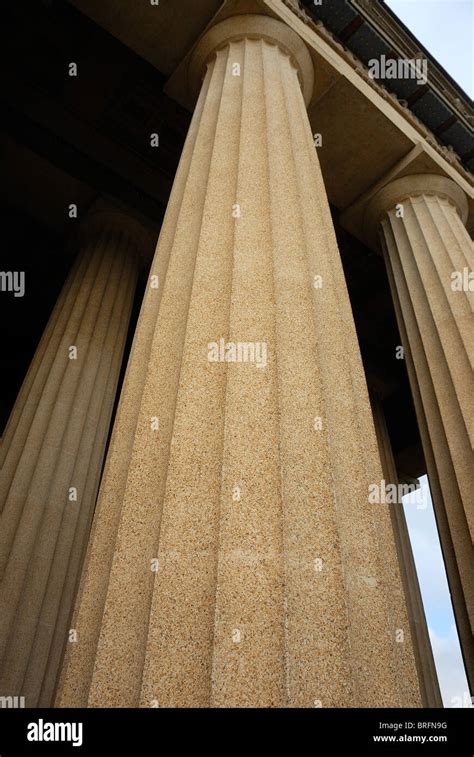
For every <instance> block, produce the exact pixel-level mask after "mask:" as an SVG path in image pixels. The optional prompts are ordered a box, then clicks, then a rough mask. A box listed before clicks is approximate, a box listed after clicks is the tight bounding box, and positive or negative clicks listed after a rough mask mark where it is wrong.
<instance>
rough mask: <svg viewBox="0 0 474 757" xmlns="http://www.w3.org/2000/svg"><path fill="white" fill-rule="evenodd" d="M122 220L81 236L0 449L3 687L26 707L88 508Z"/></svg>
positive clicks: (121, 317) (98, 448)
mask: <svg viewBox="0 0 474 757" xmlns="http://www.w3.org/2000/svg"><path fill="white" fill-rule="evenodd" d="M127 223H128V221H127V220H125V226H124V219H123V218H121V217H120V216H118V215H117V214H114V215H113V216H112V217H110V216H105V215H104V214H101V216H100V220H98V217H95V216H94V217H93V218H92V219H91V222H90V223H89V225H88V226H87V227H86V228H85V229H84V231H83V232H82V242H81V245H82V249H81V251H80V254H79V255H78V257H77V260H76V263H75V265H74V267H73V269H72V271H71V273H70V275H69V277H68V279H67V281H66V283H65V285H64V288H63V290H62V293H61V295H60V297H59V300H58V302H57V304H56V306H55V309H54V311H53V313H52V315H51V318H50V321H49V323H48V325H47V327H46V329H45V332H44V335H43V338H42V340H41V342H40V345H39V347H38V350H37V352H36V354H35V357H34V359H33V362H32V364H31V367H30V370H29V372H28V375H27V377H26V379H25V382H24V385H23V388H22V390H21V392H20V394H19V397H18V399H17V403H16V405H15V408H14V410H13V412H12V416H11V419H10V422H9V425H8V427H7V430H6V433H5V437H4V444H3V446H2V454H3V456H4V460H3V466H2V470H1V478H0V503H1V516H0V578H1V582H0V661H1V663H0V694H1V695H5V696H24V697H25V700H26V706H27V707H33V706H38V705H39V706H48V705H51V701H52V697H53V692H54V687H55V683H56V678H57V673H58V668H59V664H60V659H61V655H62V652H63V648H64V644H65V642H66V639H67V634H68V622H69V620H70V614H71V609H72V603H73V599H74V594H75V588H76V583H77V580H78V576H79V573H80V569H81V564H82V559H83V554H84V550H85V546H86V543H87V537H88V534H89V528H90V523H91V519H92V515H93V508H94V503H95V497H96V494H97V488H98V483H99V476H100V470H101V464H102V459H103V454H104V451H105V444H106V440H107V434H108V429H109V424H110V416H111V413H112V408H113V404H114V398H115V392H116V387H117V382H118V377H119V372H120V365H121V361H122V355H123V349H124V346H125V338H126V334H127V329H128V323H129V316H130V312H131V306H132V301H133V295H134V290H135V284H136V276H137V267H138V266H137V254H136V253H137V251H136V249H135V248H136V247H137V245H136V242H135V241H134V239H133V235H131V234H130V233H129V232H128V231H127ZM71 346H74V347H76V348H77V359H75V360H73V359H70V357H69V348H70V347H71ZM70 487H74V488H75V489H76V490H77V500H76V501H75V500H70V499H69V496H68V495H69V490H70Z"/></svg>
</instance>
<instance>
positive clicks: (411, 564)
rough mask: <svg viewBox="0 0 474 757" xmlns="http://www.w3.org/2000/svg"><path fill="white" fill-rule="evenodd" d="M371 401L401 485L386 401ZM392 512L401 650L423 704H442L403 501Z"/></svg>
mask: <svg viewBox="0 0 474 757" xmlns="http://www.w3.org/2000/svg"><path fill="white" fill-rule="evenodd" d="M371 404H372V413H373V417H374V425H375V432H376V435H377V442H378V446H379V450H380V458H381V461H382V469H383V474H384V480H385V481H386V482H387V484H396V485H398V484H399V483H400V481H399V478H398V472H397V469H396V465H395V460H394V457H393V451H392V445H391V442H390V437H389V434H388V429H387V423H386V420H385V413H384V410H383V406H382V402H381V401H380V399H379V398H378V397H376V396H372V397H371ZM390 515H391V526H392V528H391V530H390V532H389V534H388V535H387V536H388V538H387V542H388V547H387V557H389V558H390V559H391V560H392V563H391V565H390V570H391V571H392V573H393V574H396V573H398V572H399V573H400V575H401V577H402V582H401V584H398V583H397V584H396V585H395V586H394V591H393V592H392V594H391V597H390V600H391V602H392V604H393V606H394V611H393V612H394V616H395V617H399V618H400V619H401V620H400V627H402V628H403V627H406V620H405V618H406V616H407V615H408V619H409V621H410V627H411V639H407V640H406V641H407V643H406V644H398V645H397V651H398V653H399V654H400V655H401V656H402V657H404V656H405V654H406V653H407V650H408V654H411V652H410V647H411V646H413V653H414V656H415V660H416V668H417V672H418V682H419V686H420V691H421V695H422V702H423V707H442V706H443V702H442V699H441V693H440V690H439V684H438V677H437V674H436V667H435V663H434V659H433V652H432V649H431V643H430V637H429V632H428V626H427V623H426V618H425V611H424V608H423V600H422V598H421V593H420V587H419V583H418V576H417V572H416V566H415V561H414V558H413V552H412V548H411V543H410V536H409V534H408V528H407V524H406V519H405V513H404V510H403V503H402V502H399V503H395V504H393V505H392V506H391V507H390ZM392 534H393V536H392ZM393 538H394V539H395V545H396V552H395V553H394V551H393V550H392V549H391V543H392V541H393ZM394 558H395V559H394ZM402 586H403V589H404V591H403V592H400V591H399V589H400V588H401V587H402ZM402 664H403V661H402ZM413 672H414V671H413V670H411V669H410V666H408V667H407V678H406V679H405V683H406V685H407V686H408V687H413V682H412V681H410V680H409V678H408V676H409V675H410V673H412V674H413Z"/></svg>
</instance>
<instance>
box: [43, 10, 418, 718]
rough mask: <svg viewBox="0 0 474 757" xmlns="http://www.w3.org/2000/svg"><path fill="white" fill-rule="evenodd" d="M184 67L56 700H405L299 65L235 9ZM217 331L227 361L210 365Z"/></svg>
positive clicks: (366, 432)
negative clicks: (184, 101)
mask: <svg viewBox="0 0 474 757" xmlns="http://www.w3.org/2000/svg"><path fill="white" fill-rule="evenodd" d="M206 66H207V71H206ZM203 72H205V77H204V82H203V84H202V88H201V91H200V95H199V99H198V102H197V105H196V109H195V113H194V117H193V120H192V123H191V127H190V131H189V134H188V137H187V141H186V144H185V147H184V151H183V155H182V159H181V162H180V166H179V169H178V173H177V176H176V179H175V183H174V187H173V191H172V194H171V198H170V202H169V206H168V210H167V214H166V218H165V221H164V225H163V229H162V231H161V236H160V240H159V243H158V247H157V252H156V256H155V260H154V263H153V264H152V269H151V274H150V286H149V287H148V290H147V293H146V295H145V298H144V302H143V305H142V310H141V314H140V319H139V324H138V327H137V331H136V334H135V339H134V344H133V348H132V354H131V357H130V361H129V365H128V368H127V374H126V377H125V382H124V388H123V391H122V396H121V400H120V404H119V408H118V413H117V418H116V422H115V426H114V431H113V435H112V440H111V445H110V450H109V453H108V456H107V462H106V468H105V472H104V477H103V480H102V484H101V490H100V494H99V499H98V507H97V512H96V517H95V522H94V527H93V532H92V536H91V540H90V544H89V549H88V553H87V559H86V566H85V570H84V573H83V576H82V581H81V587H80V591H79V595H78V601H77V604H76V610H75V615H74V619H73V626H74V628H75V629H76V630H77V633H78V641H77V643H74V644H70V645H68V649H67V653H66V657H65V662H64V666H63V672H62V676H61V681H60V686H59V691H58V696H57V700H56V702H57V704H58V705H60V706H87V705H89V706H94V707H107V706H138V705H140V706H143V707H154V706H161V707H185V706H197V707H208V706H231V707H241V706H263V707H266V706H273V707H280V706H302V707H315V706H316V707H318V706H323V707H331V706H337V705H339V706H384V705H393V706H398V705H403V704H408V703H410V704H415V705H417V704H419V703H420V698H419V691H418V689H417V686H416V682H415V685H414V686H413V687H412V689H411V690H410V691H409V692H408V694H407V693H406V689H407V687H406V686H405V684H402V680H401V679H402V677H403V676H406V670H403V669H401V668H400V666H399V662H398V656H397V655H396V653H395V650H394V645H395V643H396V641H395V636H396V621H395V620H394V619H393V618H392V617H391V616H390V608H389V603H388V600H387V595H388V592H389V591H391V590H392V585H393V583H394V582H397V581H398V580H399V578H397V577H396V576H395V577H394V576H393V575H391V574H390V573H389V569H388V567H387V561H386V559H385V554H383V550H385V548H386V547H387V545H386V544H384V545H383V550H382V548H381V544H380V542H379V524H380V519H389V517H390V516H389V514H388V512H387V511H386V510H385V509H384V507H383V506H376V507H374V506H373V505H369V504H368V485H369V483H371V482H373V481H380V479H381V477H382V473H381V468H380V460H379V457H378V453H377V444H376V439H375V434H374V429H373V425H372V421H371V415H370V407H369V403H368V396H367V389H366V385H365V380H364V374H363V368H362V364H361V359H360V354H359V350H358V344H357V338H356V334H355V329H354V324H353V320H352V314H351V309H350V304H349V299H348V295H347V291H346V287H345V281H344V275H343V271H342V267H341V262H340V259H339V253H338V249H337V245H336V240H335V235H334V231H333V227H332V223H331V216H330V211H329V207H328V202H327V198H326V193H325V189H324V184H323V180H322V177H321V171H320V168H319V163H318V158H317V154H316V151H315V148H314V144H313V138H312V134H311V131H310V126H309V122H308V118H307V114H306V106H305V99H306V103H307V102H308V100H309V98H310V96H311V91H312V77H313V70H312V63H311V60H310V56H309V54H308V51H307V50H306V48H305V46H304V45H303V43H302V42H301V40H300V39H299V37H298V36H297V35H296V34H295V33H293V32H292V31H291V30H290V29H289V28H288V27H286V26H285V25H283V24H282V23H280V22H278V21H276V20H274V19H270V18H267V17H259V16H245V17H235V18H232V19H228V20H227V21H224V22H222V23H221V24H218V25H217V26H215V27H213V28H212V29H211V30H210V32H208V33H207V34H206V35H205V37H204V38H203V39H202V40H201V42H200V44H199V45H198V47H197V49H196V50H195V52H194V56H193V58H192V60H191V63H190V80H191V83H192V86H196V85H199V82H200V78H201V74H202V73H203ZM318 277H321V279H320V278H318ZM157 281H159V282H160V283H159V287H158V288H156V283H157ZM321 282H322V286H321V287H320V286H319V284H320V283H321ZM315 283H316V284H317V288H315ZM221 339H223V343H222V344H223V345H224V347H223V351H224V353H225V354H224V360H222V361H221V360H220V358H222V356H223V354H222V351H221V352H220V353H219V349H221V346H220V345H221V343H220V340H221ZM213 343H215V344H217V345H218V347H219V348H218V349H217V353H216V354H214V355H213V358H215V360H214V359H213V360H209V355H210V354H211V355H212V346H213ZM237 343H246V345H247V347H246V348H245V349H246V350H247V358H248V359H247V361H242V362H238V361H235V362H232V361H231V360H228V359H225V355H227V357H229V356H230V357H231V358H232V352H231V347H232V345H234V346H235V348H236V349H237V347H238V344H237ZM210 345H211V347H210ZM225 345H227V346H228V349H227V351H226V350H225ZM229 345H230V346H229ZM252 345H253V347H252ZM252 349H254V350H255V354H254V355H253V353H252ZM210 350H211V352H210ZM236 354H238V353H236ZM252 355H253V357H255V360H252ZM387 548H388V549H392V550H393V549H394V545H393V541H392V543H391V545H390V544H389V545H388V547H387ZM405 631H406V633H408V634H409V629H405ZM407 664H408V665H409V666H410V669H414V661H413V657H411V658H410V659H409V661H408V663H407Z"/></svg>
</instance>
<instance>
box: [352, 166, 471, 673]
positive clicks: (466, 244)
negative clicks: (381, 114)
mask: <svg viewBox="0 0 474 757" xmlns="http://www.w3.org/2000/svg"><path fill="white" fill-rule="evenodd" d="M466 217H467V200H466V196H465V194H464V192H463V191H462V190H461V189H460V188H459V187H458V186H457V184H455V183H454V182H453V181H451V180H450V179H447V178H445V177H443V176H437V175H434V174H419V175H413V176H406V177H403V178H400V179H397V180H395V181H393V182H391V183H390V184H388V185H386V186H385V187H384V188H383V189H381V190H380V191H379V192H378V193H377V195H375V197H374V198H373V199H372V201H371V203H370V206H369V207H368V209H367V215H366V225H367V228H368V229H376V228H377V227H378V230H379V234H380V238H381V244H382V246H383V248H384V250H385V256H386V261H387V268H388V274H389V278H390V281H391V287H392V293H393V296H394V301H395V307H396V309H397V316H398V321H399V326H400V333H401V335H402V339H403V343H404V346H405V352H406V358H407V367H408V372H409V377H410V383H411V386H412V390H413V395H414V401H415V406H416V410H417V416H418V421H419V425H420V431H421V435H422V441H423V446H424V451H425V457H426V461H427V466H428V475H429V480H430V486H431V490H432V494H433V502H434V507H435V512H436V517H437V521H438V527H439V531H440V538H441V544H442V547H443V554H444V558H445V562H446V569H447V573H448V579H449V584H450V590H451V595H452V600H453V605H454V610H455V614H456V619H457V623H458V630H459V634H460V637H461V643H462V648H463V653H464V657H465V662H466V665H467V668H468V674H469V675H470V676H471V681H472V682H474V681H473V677H474V667H473V665H474V648H473V637H472V632H473V628H474V561H473V537H474V465H473V462H474V461H473V454H472V449H473V440H474V427H473V420H474V378H473V373H472V369H473V362H474V340H473V337H472V335H473V330H474V319H473V315H472V305H473V302H474V292H473V291H472V282H471V289H469V273H470V272H472V268H473V263H474V255H473V243H472V240H471V239H470V237H469V235H468V233H467V231H466V228H465V226H464V221H465V220H466Z"/></svg>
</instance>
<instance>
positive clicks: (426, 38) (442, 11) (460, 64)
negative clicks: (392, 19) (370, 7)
mask: <svg viewBox="0 0 474 757" xmlns="http://www.w3.org/2000/svg"><path fill="white" fill-rule="evenodd" d="M385 3H386V5H388V6H389V7H390V8H391V10H392V11H393V12H394V13H395V14H396V15H397V16H398V17H399V18H400V19H401V20H402V21H403V23H404V24H405V26H407V27H408V28H409V29H410V31H411V32H412V33H413V34H414V35H415V37H417V39H418V40H419V41H420V42H421V44H422V45H423V46H424V47H425V48H426V49H427V50H428V52H430V53H431V54H432V55H433V57H434V58H435V59H436V60H437V61H438V62H439V63H440V64H441V65H442V66H443V68H445V69H446V71H447V72H448V74H450V76H452V78H453V79H454V80H455V81H456V82H457V83H458V84H459V85H460V86H461V87H462V88H463V89H464V91H465V92H466V93H467V94H468V95H469V97H471V98H474V49H473V48H474V42H473V40H474V0H385Z"/></svg>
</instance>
